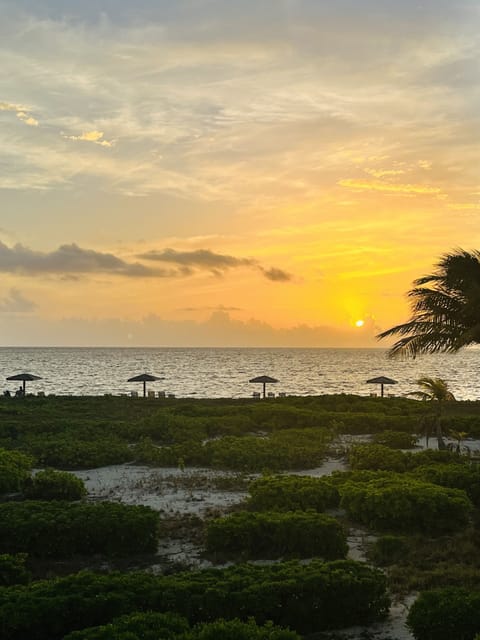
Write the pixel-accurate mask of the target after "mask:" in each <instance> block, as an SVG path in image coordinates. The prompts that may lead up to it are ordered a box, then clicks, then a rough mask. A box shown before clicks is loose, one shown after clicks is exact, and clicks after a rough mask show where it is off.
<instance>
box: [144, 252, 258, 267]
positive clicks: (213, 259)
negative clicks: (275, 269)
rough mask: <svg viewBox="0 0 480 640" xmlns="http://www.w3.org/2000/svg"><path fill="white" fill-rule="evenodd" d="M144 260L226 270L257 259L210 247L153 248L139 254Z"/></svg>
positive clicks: (254, 262) (248, 264)
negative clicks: (224, 252) (179, 249)
mask: <svg viewBox="0 0 480 640" xmlns="http://www.w3.org/2000/svg"><path fill="white" fill-rule="evenodd" d="M137 257H138V258H143V259H144V260H155V261H159V262H171V263H174V264H179V265H182V266H186V267H193V266H195V267H200V268H204V269H212V270H221V271H222V270H225V269H230V268H231V267H241V266H252V265H255V264H256V261H255V260H252V259H250V258H235V257H234V256H228V255H223V254H221V253H214V252H213V251H210V249H196V250H194V251H176V250H175V249H170V248H167V249H163V250H161V251H157V250H153V251H147V252H146V253H141V254H139V255H138V256H137Z"/></svg>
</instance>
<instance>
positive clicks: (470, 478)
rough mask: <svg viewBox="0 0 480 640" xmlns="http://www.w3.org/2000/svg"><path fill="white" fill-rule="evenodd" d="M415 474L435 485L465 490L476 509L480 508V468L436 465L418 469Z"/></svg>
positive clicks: (463, 465)
mask: <svg viewBox="0 0 480 640" xmlns="http://www.w3.org/2000/svg"><path fill="white" fill-rule="evenodd" d="M413 474H414V475H415V476H416V477H418V478H420V479H421V480H424V481H425V482H431V483H433V484H438V485H441V486H442V487H450V488H452V489H464V491H465V492H466V494H467V496H468V497H469V498H470V500H471V501H472V502H473V504H474V505H475V506H476V507H479V506H480V468H479V467H477V466H476V465H469V464H436V465H424V466H420V467H417V468H416V469H415V470H414V472H413Z"/></svg>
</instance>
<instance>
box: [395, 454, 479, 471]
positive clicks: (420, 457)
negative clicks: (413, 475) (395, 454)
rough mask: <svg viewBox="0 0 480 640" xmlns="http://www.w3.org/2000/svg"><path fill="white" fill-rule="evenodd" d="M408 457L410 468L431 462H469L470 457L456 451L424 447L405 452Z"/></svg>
mask: <svg viewBox="0 0 480 640" xmlns="http://www.w3.org/2000/svg"><path fill="white" fill-rule="evenodd" d="M404 455H405V456H406V457H407V459H408V463H407V466H408V469H416V468H417V467H421V466H424V465H429V464H449V463H455V464H467V463H468V458H465V457H462V456H459V455H458V453H455V452H454V451H443V450H440V451H439V450H438V449H424V450H423V451H418V452H415V453H410V452H409V453H405V454H404Z"/></svg>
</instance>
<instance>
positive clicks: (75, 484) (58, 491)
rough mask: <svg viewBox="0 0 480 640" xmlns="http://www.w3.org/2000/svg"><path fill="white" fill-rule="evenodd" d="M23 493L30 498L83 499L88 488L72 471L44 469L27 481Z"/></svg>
mask: <svg viewBox="0 0 480 640" xmlns="http://www.w3.org/2000/svg"><path fill="white" fill-rule="evenodd" d="M23 494H24V495H25V497H27V498H29V499H30V500H81V498H84V497H85V496H86V495H87V489H86V488H85V483H84V482H83V480H80V478H77V477H76V476H74V475H72V474H71V473H68V472H66V471H55V470H54V469H44V470H43V471H39V472H38V473H36V474H35V475H34V476H33V478H30V479H29V480H28V481H27V482H26V483H25V486H24V490H23Z"/></svg>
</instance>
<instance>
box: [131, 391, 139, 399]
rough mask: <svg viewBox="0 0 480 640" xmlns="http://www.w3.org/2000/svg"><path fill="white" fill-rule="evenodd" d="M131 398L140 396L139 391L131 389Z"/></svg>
mask: <svg viewBox="0 0 480 640" xmlns="http://www.w3.org/2000/svg"><path fill="white" fill-rule="evenodd" d="M130 397H131V398H138V391H130Z"/></svg>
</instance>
